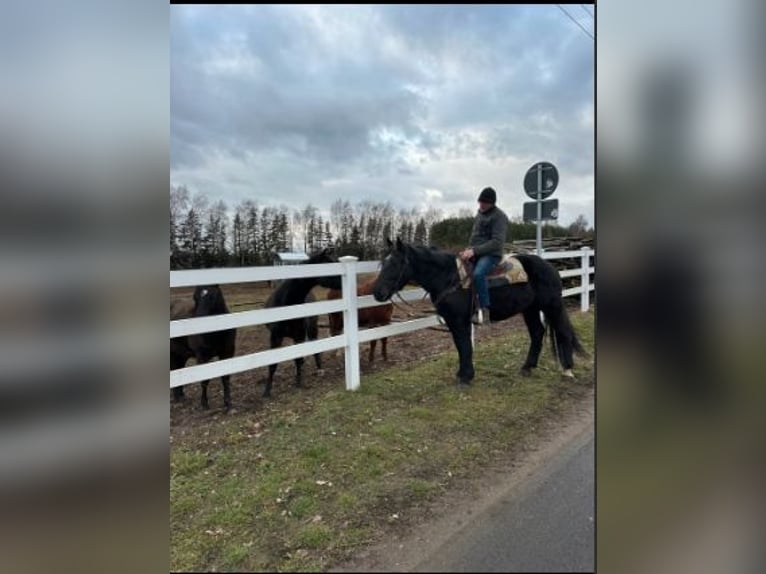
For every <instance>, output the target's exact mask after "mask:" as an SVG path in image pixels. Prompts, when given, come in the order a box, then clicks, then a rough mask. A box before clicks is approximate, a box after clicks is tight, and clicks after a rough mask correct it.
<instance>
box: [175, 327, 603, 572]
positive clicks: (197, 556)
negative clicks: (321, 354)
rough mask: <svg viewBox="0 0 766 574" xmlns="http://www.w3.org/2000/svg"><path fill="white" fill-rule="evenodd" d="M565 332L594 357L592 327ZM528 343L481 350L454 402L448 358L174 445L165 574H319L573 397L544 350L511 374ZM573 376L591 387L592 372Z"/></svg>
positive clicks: (243, 417) (293, 400) (234, 420)
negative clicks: (531, 370)
mask: <svg viewBox="0 0 766 574" xmlns="http://www.w3.org/2000/svg"><path fill="white" fill-rule="evenodd" d="M572 322H573V323H574V325H575V328H576V329H577V330H578V333H579V334H580V337H581V339H582V341H583V344H584V346H585V347H586V349H590V350H592V349H593V314H592V313H588V314H584V315H581V314H579V313H572ZM527 344H528V339H527V334H526V332H525V331H519V332H514V333H512V334H511V335H508V336H503V337H498V338H493V339H490V340H487V341H483V342H482V343H481V345H480V346H479V347H478V348H477V350H476V354H475V360H474V363H475V367H476V371H477V375H476V380H475V384H474V385H473V386H472V387H471V388H470V389H467V390H464V391H460V390H459V389H457V388H456V387H455V385H454V383H453V379H454V372H455V370H456V366H457V354H456V353H455V352H450V353H446V354H444V355H443V356H439V357H436V358H434V359H428V360H425V361H423V362H422V363H419V364H416V365H414V366H413V365H409V366H407V367H404V368H397V369H389V370H385V371H382V372H379V373H376V374H372V375H370V376H366V377H365V378H364V379H363V381H362V385H361V388H360V389H359V390H358V391H356V392H348V391H345V390H344V389H342V387H337V388H333V389H330V390H327V391H326V392H324V393H322V394H321V395H320V396H318V397H316V398H314V399H312V400H308V399H305V398H302V397H301V396H300V395H297V396H292V397H285V399H284V401H281V402H280V404H271V405H269V407H268V408H264V410H263V411H260V412H258V413H242V414H240V415H235V416H231V417H223V418H221V419H215V420H211V421H210V422H209V423H208V422H206V423H204V424H201V425H198V426H197V427H195V428H194V429H192V431H191V432H186V433H185V434H184V435H183V436H182V437H174V443H173V445H172V447H171V457H170V463H171V479H170V501H171V515H170V526H171V569H172V570H174V571H179V570H180V571H184V570H197V571H199V570H208V571H210V570H221V569H226V570H250V571H253V570H269V571H323V570H326V569H328V568H329V567H331V566H332V565H333V564H334V563H337V562H338V561H341V560H343V559H346V558H348V557H349V556H350V555H352V554H353V553H354V551H356V550H358V549H359V548H360V547H362V546H364V545H366V544H369V543H370V542H372V541H374V540H377V539H379V537H380V536H382V535H383V534H384V533H385V532H386V529H389V528H396V527H397V526H398V525H400V524H402V523H405V522H406V521H407V520H408V518H409V517H410V516H412V515H413V514H415V513H414V511H415V510H416V509H417V508H418V507H420V506H422V505H425V504H426V503H428V502H430V501H433V500H434V499H435V497H438V496H439V495H440V494H441V493H443V492H445V491H446V490H448V489H449V488H450V485H451V483H452V482H454V481H455V480H456V479H458V478H460V477H467V476H470V475H475V474H477V473H481V469H482V466H483V465H486V464H487V463H488V462H490V458H491V457H492V456H494V454H496V453H503V452H510V451H511V449H512V448H513V445H514V444H518V443H519V441H520V440H522V439H523V438H524V437H527V436H529V435H530V433H534V430H533V427H535V426H536V423H537V422H538V421H540V420H541V419H543V418H545V417H548V416H551V415H553V414H555V413H556V412H557V411H559V410H560V409H561V408H562V407H563V406H564V405H565V404H566V403H567V402H569V401H571V400H573V398H574V397H575V396H576V395H577V393H576V392H575V393H574V394H573V393H570V392H567V390H568V389H571V388H573V384H572V383H570V382H562V381H561V380H560V377H559V370H558V368H557V366H556V365H555V364H554V363H553V362H552V355H551V352H550V349H549V347H546V349H545V351H544V352H543V355H542V357H541V364H540V367H539V368H538V369H537V371H536V373H535V374H534V375H533V376H532V377H530V378H523V377H521V376H520V375H518V374H517V373H518V367H519V366H520V365H521V362H522V360H523V353H526V348H527ZM576 372H577V374H578V377H579V378H580V379H581V380H583V381H589V380H590V379H591V378H592V376H593V366H592V363H591V362H589V361H587V360H583V359H580V360H579V361H578V365H577V368H576ZM574 388H579V389H581V390H582V389H583V388H585V385H577V384H575V385H574ZM255 418H257V421H258V424H259V427H258V428H259V432H258V433H255V434H254V433H253V431H252V429H253V425H254V423H255V421H254V419H255ZM176 438H177V439H178V440H176ZM493 453H494V454H493Z"/></svg>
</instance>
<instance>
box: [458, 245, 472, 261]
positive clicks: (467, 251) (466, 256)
mask: <svg viewBox="0 0 766 574" xmlns="http://www.w3.org/2000/svg"><path fill="white" fill-rule="evenodd" d="M471 257H473V249H471V248H470V247H469V248H468V249H464V250H463V251H461V252H460V259H462V260H463V261H468V260H469V259H470V258H471Z"/></svg>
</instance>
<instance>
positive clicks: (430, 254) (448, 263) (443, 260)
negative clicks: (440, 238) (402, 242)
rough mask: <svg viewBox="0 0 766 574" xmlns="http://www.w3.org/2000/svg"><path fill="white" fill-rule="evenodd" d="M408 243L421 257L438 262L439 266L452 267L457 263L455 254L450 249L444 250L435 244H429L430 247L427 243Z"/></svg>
mask: <svg viewBox="0 0 766 574" xmlns="http://www.w3.org/2000/svg"><path fill="white" fill-rule="evenodd" d="M406 245H407V247H408V248H409V249H410V250H412V251H413V252H414V253H415V255H416V256H417V257H418V258H419V259H424V260H427V261H430V262H432V263H435V264H437V265H438V266H439V267H452V266H454V264H455V263H454V262H455V256H454V255H453V254H452V253H450V252H449V251H444V250H443V249H439V248H438V247H434V246H433V245H429V246H428V247H426V246H425V245H411V244H406Z"/></svg>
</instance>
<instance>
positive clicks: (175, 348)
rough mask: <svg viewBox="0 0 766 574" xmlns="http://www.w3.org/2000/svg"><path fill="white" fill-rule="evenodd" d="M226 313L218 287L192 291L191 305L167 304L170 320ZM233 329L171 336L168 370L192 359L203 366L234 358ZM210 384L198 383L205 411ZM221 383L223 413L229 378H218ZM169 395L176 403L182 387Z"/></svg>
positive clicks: (182, 394)
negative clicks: (216, 358)
mask: <svg viewBox="0 0 766 574" xmlns="http://www.w3.org/2000/svg"><path fill="white" fill-rule="evenodd" d="M228 312H229V308H228V307H227V306H226V301H225V299H224V298H223V293H222V292H221V288H220V287H219V286H218V285H200V286H198V287H197V288H195V289H194V304H193V306H192V305H191V304H190V302H187V301H181V302H174V303H171V306H170V318H171V319H188V318H190V317H207V316H208V315H222V314H226V313H228ZM236 339H237V330H236V329H225V330H223V331H214V332H212V333H200V334H196V335H187V336H185V337H175V338H173V339H170V370H171V371H172V370H175V369H181V368H183V367H184V366H185V365H186V361H188V360H189V359H190V358H192V357H195V358H196V359H197V364H198V365H201V364H203V363H207V362H208V361H210V360H211V359H213V358H214V357H218V358H219V359H230V358H231V357H233V356H234V347H235V341H236ZM209 382H210V381H202V382H201V383H200V385H201V386H202V398H201V404H202V408H203V409H207V408H209V405H208V402H207V385H208V383H209ZM221 383H222V384H223V404H224V407H225V409H226V410H229V408H231V398H230V395H229V375H224V376H223V377H221ZM173 396H174V397H175V400H176V401H179V400H181V399H182V398H183V396H184V388H183V387H173Z"/></svg>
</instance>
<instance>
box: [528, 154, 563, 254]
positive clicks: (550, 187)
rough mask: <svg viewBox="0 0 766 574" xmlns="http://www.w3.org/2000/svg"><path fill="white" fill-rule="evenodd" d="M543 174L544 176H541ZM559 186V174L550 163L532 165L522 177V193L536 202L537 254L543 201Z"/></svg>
mask: <svg viewBox="0 0 766 574" xmlns="http://www.w3.org/2000/svg"><path fill="white" fill-rule="evenodd" d="M543 172H545V175H543ZM558 184H559V172H558V170H557V169H556V166H554V165H553V164H552V163H550V162H547V161H541V162H538V163H536V164H535V165H533V166H532V167H530V168H529V170H528V171H527V174H526V175H525V176H524V191H525V192H526V194H527V195H528V196H529V197H531V198H532V199H534V200H536V201H537V241H536V244H537V254H538V255H542V253H543V239H542V233H543V229H542V220H543V211H542V210H543V199H545V198H547V197H548V196H549V195H551V194H552V193H553V192H554V191H556V187H558Z"/></svg>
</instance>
